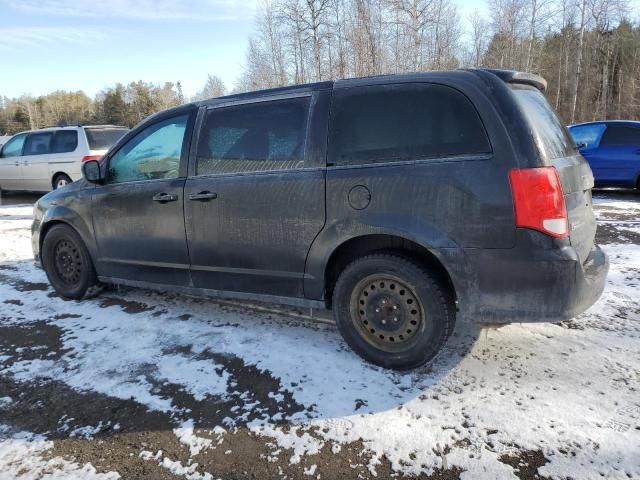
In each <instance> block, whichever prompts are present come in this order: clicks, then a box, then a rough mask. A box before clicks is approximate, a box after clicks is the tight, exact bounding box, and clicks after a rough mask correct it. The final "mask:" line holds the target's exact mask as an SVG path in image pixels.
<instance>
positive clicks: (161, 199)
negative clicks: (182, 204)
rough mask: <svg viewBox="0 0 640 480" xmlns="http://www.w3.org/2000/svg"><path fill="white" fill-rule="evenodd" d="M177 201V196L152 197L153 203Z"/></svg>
mask: <svg viewBox="0 0 640 480" xmlns="http://www.w3.org/2000/svg"><path fill="white" fill-rule="evenodd" d="M176 200H178V196H177V195H171V194H169V193H157V194H156V195H154V196H153V201H154V202H160V203H167V202H175V201H176Z"/></svg>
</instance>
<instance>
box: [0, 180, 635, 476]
mask: <svg viewBox="0 0 640 480" xmlns="http://www.w3.org/2000/svg"><path fill="white" fill-rule="evenodd" d="M35 198H36V197H31V196H7V197H5V198H3V199H2V200H1V201H0V247H1V249H0V479H4V478H7V479H8V478H119V477H120V478H125V479H143V478H145V479H146V478H152V479H173V478H186V479H189V480H196V479H205V480H206V479H216V478H221V479H253V478H255V479H271V478H274V479H275V478H283V479H284V478H288V479H304V478H322V479H346V478H353V479H355V478H422V479H458V478H462V479H469V478H505V479H514V478H517V479H544V478H567V479H568V478H575V479H577V478H603V477H604V478H640V395H639V393H638V389H639V387H640V293H639V292H640V289H639V288H638V285H639V284H640V193H636V192H632V191H629V192H627V191H609V190H607V191H600V192H597V193H595V194H594V208H595V210H596V213H597V216H598V220H599V226H598V233H597V242H598V243H599V244H601V245H603V247H604V249H605V251H606V252H607V253H608V254H609V256H610V258H611V262H612V268H611V275H610V278H609V283H608V286H607V290H606V291H605V294H604V295H603V298H602V299H601V300H600V302H598V304H596V305H595V306H594V307H592V309H590V310H589V311H587V312H586V313H585V314H583V315H581V316H580V317H578V318H577V319H573V320H570V321H567V322H563V323H562V324H556V325H549V324H547V325H544V324H542V325H537V324H536V325H517V324H514V325H510V326H507V327H504V328H501V329H498V330H493V329H492V330H481V329H480V328H479V327H478V326H476V325H473V324H465V323H459V324H458V325H457V326H456V331H455V332H454V335H453V336H452V338H451V339H450V341H449V342H448V343H447V345H446V347H445V350H444V351H443V353H442V354H441V355H440V356H438V358H437V359H436V361H435V362H433V364H431V365H429V366H426V367H423V368H421V369H418V370H416V371H413V372H406V373H397V372H389V371H385V370H383V369H379V368H377V367H373V366H370V365H368V364H366V363H365V362H363V361H361V360H360V359H359V358H358V357H357V356H356V355H355V354H353V353H352V352H351V351H350V350H349V349H348V347H347V346H346V345H345V344H344V343H343V342H342V340H341V338H340V337H339V334H338V333H337V331H336V329H335V327H334V326H333V325H332V324H331V322H330V321H327V319H328V318H330V317H329V316H328V315H327V314H326V312H320V314H318V313H317V312H308V311H299V310H295V309H290V308H279V307H277V306H268V305H250V306H247V305H243V304H239V303H234V302H214V301H210V300H204V299H193V298H185V297H181V296H179V295H174V294H159V293H153V292H148V291H144V290H139V289H124V288H107V289H105V290H104V291H103V292H102V293H101V295H100V296H98V297H97V298H95V299H91V300H88V301H84V302H74V301H64V300H63V299H61V298H59V297H57V295H56V294H55V292H54V291H53V290H52V288H51V287H50V286H49V285H48V283H47V281H46V277H45V276H44V273H43V272H42V271H41V270H40V269H38V268H37V267H36V266H34V265H33V262H32V260H31V259H30V258H29V255H30V244H29V225H30V213H29V212H30V206H29V204H31V203H33V201H34V200H35ZM314 318H315V320H314ZM47 475H49V477H47ZM56 475H58V476H57V477H56Z"/></svg>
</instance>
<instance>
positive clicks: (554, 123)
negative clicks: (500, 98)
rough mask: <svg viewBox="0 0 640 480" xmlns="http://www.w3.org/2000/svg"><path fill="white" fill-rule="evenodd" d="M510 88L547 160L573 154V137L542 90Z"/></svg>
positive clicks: (520, 87)
mask: <svg viewBox="0 0 640 480" xmlns="http://www.w3.org/2000/svg"><path fill="white" fill-rule="evenodd" d="M511 88H512V90H513V93H514V95H515V97H516V102H517V103H518V105H519V107H520V110H521V112H522V113H523V115H524V116H525V117H526V119H527V121H528V123H529V125H528V126H529V129H530V130H531V132H532V133H533V137H534V140H535V142H536V146H537V147H538V150H539V151H540V154H541V155H542V156H543V157H544V158H546V159H547V160H553V159H554V158H562V157H568V156H570V155H574V154H575V151H576V147H575V144H574V142H573V139H572V138H571V136H570V135H569V133H568V132H567V129H566V128H565V126H564V125H563V124H562V123H561V122H560V119H559V118H558V116H557V115H556V112H555V111H554V110H553V108H551V105H549V102H547V99H546V98H544V95H543V94H542V92H540V90H538V89H536V88H534V87H528V86H524V85H514V86H512V87H511Z"/></svg>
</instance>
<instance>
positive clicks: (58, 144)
mask: <svg viewBox="0 0 640 480" xmlns="http://www.w3.org/2000/svg"><path fill="white" fill-rule="evenodd" d="M77 146H78V132H77V130H58V131H57V132H56V134H55V135H54V136H53V147H52V148H51V151H52V153H69V152H73V151H74V150H75V149H76V147H77Z"/></svg>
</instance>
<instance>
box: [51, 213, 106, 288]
mask: <svg viewBox="0 0 640 480" xmlns="http://www.w3.org/2000/svg"><path fill="white" fill-rule="evenodd" d="M42 264H43V267H44V269H45V272H46V274H47V278H48V279H49V282H50V283H51V285H52V286H53V288H54V290H55V291H56V292H57V293H58V294H59V295H60V296H62V297H64V298H70V299H74V300H80V299H82V298H85V297H88V296H91V295H93V294H94V293H97V291H98V279H97V277H96V272H95V270H94V268H93V262H92V261H91V256H90V255H89V252H88V251H87V248H86V247H85V245H84V242H83V241H82V239H81V238H80V235H78V233H77V232H76V231H75V230H74V229H73V228H71V227H70V226H68V225H63V224H58V225H54V226H53V227H51V229H50V230H49V231H48V232H47V234H46V236H45V237H44V241H43V242H42Z"/></svg>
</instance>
